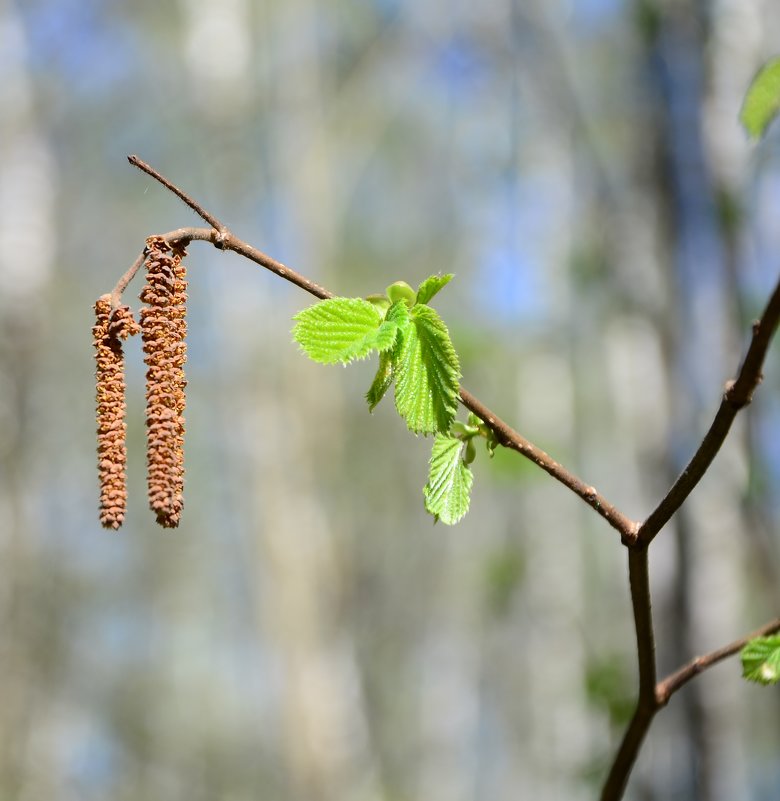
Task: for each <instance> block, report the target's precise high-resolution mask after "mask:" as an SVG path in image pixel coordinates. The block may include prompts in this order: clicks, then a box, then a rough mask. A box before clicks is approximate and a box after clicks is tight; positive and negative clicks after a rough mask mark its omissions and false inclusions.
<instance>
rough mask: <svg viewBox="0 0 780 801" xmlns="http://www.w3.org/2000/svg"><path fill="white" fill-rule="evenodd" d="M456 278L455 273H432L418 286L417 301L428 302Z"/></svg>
mask: <svg viewBox="0 0 780 801" xmlns="http://www.w3.org/2000/svg"><path fill="white" fill-rule="evenodd" d="M453 278H454V275H453V273H447V274H446V275H430V276H428V278H426V279H425V280H424V281H423V282H422V283H421V284H420V286H419V287H417V302H418V303H428V301H430V299H431V298H432V297H433V296H434V295H435V294H436V293H437V292H439V291H440V290H442V289H443V288H444V287H445V286H447V284H449V282H450V281H452V279H453Z"/></svg>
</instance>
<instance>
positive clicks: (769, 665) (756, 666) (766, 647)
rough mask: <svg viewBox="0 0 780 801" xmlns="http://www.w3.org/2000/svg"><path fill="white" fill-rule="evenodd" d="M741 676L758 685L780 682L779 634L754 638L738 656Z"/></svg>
mask: <svg viewBox="0 0 780 801" xmlns="http://www.w3.org/2000/svg"><path fill="white" fill-rule="evenodd" d="M740 658H741V660H742V676H743V678H745V679H747V680H748V681H755V682H757V683H758V684H765V685H767V684H777V682H778V681H780V634H774V635H772V636H771V637H756V639H755V640H751V641H750V642H749V643H748V644H747V645H746V646H745V647H744V648H743V649H742V652H741V654H740Z"/></svg>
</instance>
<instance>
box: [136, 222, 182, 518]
mask: <svg viewBox="0 0 780 801" xmlns="http://www.w3.org/2000/svg"><path fill="white" fill-rule="evenodd" d="M146 251H147V256H146V285H145V286H144V288H143V289H142V290H141V296H140V297H141V300H142V301H143V302H144V303H145V304H146V306H145V307H144V308H143V309H142V310H141V332H142V335H143V350H144V354H145V355H144V362H145V363H146V365H147V367H148V370H147V372H146V437H147V438H146V464H147V485H148V492H149V506H150V508H151V510H152V511H153V512H154V513H155V515H156V517H157V522H158V523H159V524H160V525H161V526H163V527H164V528H175V527H176V526H178V525H179V521H180V519H181V512H182V508H183V504H184V416H183V413H184V406H185V394H184V389H185V387H186V385H187V382H186V380H185V378H184V363H185V361H186V360H187V347H186V343H185V336H186V333H187V321H186V313H187V306H186V303H187V294H186V289H187V281H186V270H185V267H184V264H183V262H182V258H183V257H184V255H185V251H184V249H183V248H180V247H175V246H174V247H172V246H170V245H169V244H168V243H167V242H166V241H165V240H164V239H163V238H162V237H159V236H156V237H150V238H149V239H147V240H146Z"/></svg>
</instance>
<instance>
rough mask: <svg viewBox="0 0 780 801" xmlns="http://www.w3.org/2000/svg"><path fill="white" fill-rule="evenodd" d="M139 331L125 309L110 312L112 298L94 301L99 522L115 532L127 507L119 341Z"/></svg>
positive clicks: (122, 357)
mask: <svg viewBox="0 0 780 801" xmlns="http://www.w3.org/2000/svg"><path fill="white" fill-rule="evenodd" d="M138 331H139V326H138V323H136V321H135V320H134V319H133V315H132V312H131V311H130V308H129V307H128V306H120V307H119V308H118V309H116V310H115V311H114V312H113V313H112V311H111V296H110V295H102V296H101V297H99V298H98V299H97V301H96V302H95V325H94V327H93V328H92V339H93V344H94V347H95V361H96V363H97V366H96V370H95V378H96V403H97V437H98V448H97V451H98V477H99V480H100V523H101V525H102V526H103V527H104V528H112V529H118V528H119V527H120V526H121V525H122V522H123V520H124V518H125V509H126V506H127V481H126V466H127V448H126V446H125V433H126V430H127V426H126V424H125V371H124V356H123V354H122V342H121V340H123V339H127V337H129V336H132V335H134V334H136V333H138Z"/></svg>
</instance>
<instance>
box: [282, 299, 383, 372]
mask: <svg viewBox="0 0 780 801" xmlns="http://www.w3.org/2000/svg"><path fill="white" fill-rule="evenodd" d="M293 319H294V320H295V321H296V325H295V327H294V328H293V332H292V335H293V339H294V340H295V342H297V343H298V344H299V345H300V346H301V349H302V350H303V352H304V353H305V354H306V355H307V356H308V357H309V358H310V359H312V360H313V361H315V362H319V363H320V364H335V363H337V362H341V363H342V364H347V363H348V362H351V361H352V360H353V359H364V358H365V357H366V356H368V354H369V353H370V352H371V351H372V350H380V351H381V350H387V349H388V348H391V347H393V345H394V344H395V338H396V336H397V333H398V326H397V324H396V323H390V324H388V323H387V322H386V321H385V322H382V315H381V314H380V313H379V311H378V310H377V308H376V306H374V305H373V304H371V303H369V302H368V301H367V300H363V299H362V298H329V299H328V300H322V301H320V302H319V303H315V304H314V305H313V306H309V308H308V309H304V310H303V311H301V312H299V313H298V314H296V315H295V317H294V318H293Z"/></svg>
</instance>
